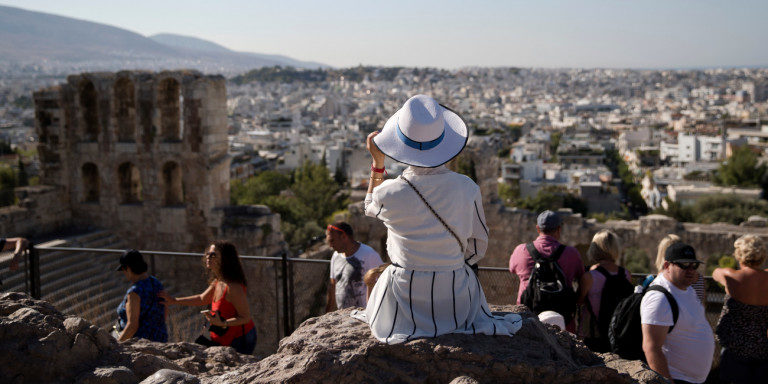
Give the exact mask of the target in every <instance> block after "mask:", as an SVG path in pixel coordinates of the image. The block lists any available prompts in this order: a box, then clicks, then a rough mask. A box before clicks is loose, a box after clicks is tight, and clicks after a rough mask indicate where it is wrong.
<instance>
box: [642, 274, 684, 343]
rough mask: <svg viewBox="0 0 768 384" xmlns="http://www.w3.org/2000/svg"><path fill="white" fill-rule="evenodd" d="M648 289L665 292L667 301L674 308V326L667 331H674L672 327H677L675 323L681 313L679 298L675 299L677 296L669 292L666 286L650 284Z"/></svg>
mask: <svg viewBox="0 0 768 384" xmlns="http://www.w3.org/2000/svg"><path fill="white" fill-rule="evenodd" d="M647 291H656V292H661V293H663V294H664V296H666V297H667V302H668V303H669V307H670V308H671V309H672V326H671V327H669V331H667V333H670V332H672V329H673V328H675V324H677V317H678V316H679V315H680V310H679V309H678V308H677V300H675V297H674V296H672V294H671V293H669V291H667V289H666V288H664V287H662V286H660V285H658V284H654V285H651V286H649V287H648V289H646V292H647Z"/></svg>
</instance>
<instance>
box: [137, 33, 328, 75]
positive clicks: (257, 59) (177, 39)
mask: <svg viewBox="0 0 768 384" xmlns="http://www.w3.org/2000/svg"><path fill="white" fill-rule="evenodd" d="M149 38H150V39H152V40H154V41H155V42H157V43H160V44H163V45H166V46H168V47H171V48H173V49H175V50H177V51H180V52H184V53H187V54H189V55H192V56H200V55H202V56H213V57H220V58H221V59H226V60H229V61H232V62H234V63H242V64H243V65H245V66H250V67H251V68H254V67H264V66H273V65H282V66H292V67H298V68H323V67H326V68H327V67H328V66H327V65H325V64H321V63H315V62H308V61H300V60H296V59H292V58H290V57H288V56H282V55H268V54H264V53H253V52H238V51H233V50H231V49H229V48H227V47H224V46H222V45H219V44H216V43H214V42H211V41H208V40H203V39H199V38H197V37H192V36H182V35H175V34H171V33H161V34H157V35H152V36H150V37H149ZM249 63H260V64H259V65H249Z"/></svg>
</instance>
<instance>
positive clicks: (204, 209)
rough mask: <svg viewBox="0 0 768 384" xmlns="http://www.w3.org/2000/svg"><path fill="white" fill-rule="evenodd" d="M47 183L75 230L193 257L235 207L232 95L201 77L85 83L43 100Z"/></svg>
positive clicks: (80, 79)
mask: <svg viewBox="0 0 768 384" xmlns="http://www.w3.org/2000/svg"><path fill="white" fill-rule="evenodd" d="M34 99H35V126H36V130H37V133H38V136H39V137H40V145H39V148H38V150H39V153H40V160H41V167H42V175H41V182H42V183H43V184H46V185H52V186H56V187H58V188H59V190H60V191H61V193H63V194H64V195H65V200H66V201H67V203H68V205H69V206H70V210H71V217H72V222H73V224H74V225H87V226H95V227H103V228H110V229H111V230H112V231H113V232H114V233H115V234H117V235H118V236H120V237H121V238H123V239H126V240H128V241H130V242H131V243H132V244H134V245H136V247H137V248H139V247H141V248H151V249H161V250H176V251H190V250H195V249H201V248H202V247H203V246H204V245H205V244H204V243H205V242H206V241H208V240H207V239H210V238H212V237H213V236H214V235H215V234H216V231H215V227H213V226H211V225H210V224H209V221H211V219H212V216H213V215H214V213H213V212H214V210H215V209H216V208H219V207H223V206H226V205H228V204H229V177H228V175H229V162H230V159H229V156H228V154H227V137H226V133H227V127H226V90H225V79H224V78H223V77H221V76H206V75H202V74H201V73H199V72H195V71H173V72H160V73H150V72H140V71H123V72H117V73H83V74H78V75H72V76H69V77H68V78H67V82H66V83H64V84H61V85H59V86H56V87H52V88H49V89H44V90H40V91H38V92H35V94H34Z"/></svg>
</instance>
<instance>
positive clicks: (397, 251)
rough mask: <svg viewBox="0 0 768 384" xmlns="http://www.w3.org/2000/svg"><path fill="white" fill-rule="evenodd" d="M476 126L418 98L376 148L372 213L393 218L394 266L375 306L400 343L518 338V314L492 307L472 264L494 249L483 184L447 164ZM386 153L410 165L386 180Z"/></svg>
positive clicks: (385, 330)
mask: <svg viewBox="0 0 768 384" xmlns="http://www.w3.org/2000/svg"><path fill="white" fill-rule="evenodd" d="M467 134H468V133H467V126H466V124H465V123H464V121H463V120H462V119H461V118H460V117H459V115H457V114H456V113H454V112H453V111H451V110H450V109H448V108H446V107H444V106H442V105H440V104H438V103H437V101H435V100H434V99H432V98H430V97H428V96H424V95H418V96H414V97H412V98H410V99H409V100H408V101H406V102H405V105H403V107H402V108H401V109H400V110H399V111H397V112H396V113H395V114H394V115H393V116H392V117H391V118H389V120H388V121H387V123H386V124H385V125H384V128H383V129H382V131H381V133H379V132H374V133H372V134H370V135H369V136H368V138H367V142H366V145H367V147H368V151H369V152H370V153H371V157H372V158H373V164H372V165H371V178H370V180H369V187H368V195H367V196H366V198H365V213H366V215H368V216H372V217H376V218H378V219H379V220H382V221H383V222H384V225H386V227H387V230H388V233H387V252H388V254H389V257H390V259H391V261H392V265H390V266H389V267H387V268H386V269H385V270H384V272H383V273H382V275H381V277H379V279H378V281H377V282H376V285H375V286H374V288H373V291H372V292H371V295H370V299H369V301H368V306H367V307H366V310H365V313H361V312H354V313H353V316H354V317H356V318H358V319H361V320H363V321H366V322H368V324H369V325H370V327H371V332H372V333H373V335H374V336H375V337H376V338H377V339H378V340H380V341H382V342H386V343H390V344H395V343H401V342H404V341H407V340H412V339H415V338H420V337H436V336H438V335H442V334H446V333H468V334H477V333H482V334H487V335H512V334H514V333H515V332H517V330H519V329H520V327H521V325H522V324H521V323H522V322H521V318H520V316H518V315H516V314H509V315H507V316H506V317H500V316H494V315H492V314H491V311H490V309H489V308H488V304H487V302H486V299H485V295H484V293H483V289H482V287H481V286H480V282H479V281H478V279H477V275H476V274H475V272H474V271H473V270H472V266H475V265H476V264H477V262H478V261H479V260H480V259H481V258H482V257H483V256H484V255H485V250H486V247H487V245H488V228H487V226H486V225H485V214H484V213H483V206H482V198H481V196H480V188H479V187H478V186H477V184H475V183H474V182H473V181H472V180H471V179H470V178H468V177H466V176H464V175H460V174H458V173H455V172H452V171H450V170H448V168H446V167H445V165H444V164H445V163H447V162H448V161H450V160H451V159H453V158H454V157H455V156H456V155H458V154H459V152H461V150H462V149H463V148H464V146H465V145H466V143H467ZM385 154H386V155H387V156H389V157H391V158H392V159H394V160H395V161H399V162H401V163H405V164H408V165H410V167H408V169H406V170H405V171H403V174H402V175H401V176H400V177H398V178H396V179H392V180H386V181H385V180H384V175H385V173H384V159H385Z"/></svg>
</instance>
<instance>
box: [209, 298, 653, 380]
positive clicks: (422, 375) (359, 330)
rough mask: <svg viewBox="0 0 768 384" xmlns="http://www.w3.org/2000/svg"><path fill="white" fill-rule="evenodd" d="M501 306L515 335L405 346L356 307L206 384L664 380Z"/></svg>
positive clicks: (308, 326) (309, 325) (313, 323)
mask: <svg viewBox="0 0 768 384" xmlns="http://www.w3.org/2000/svg"><path fill="white" fill-rule="evenodd" d="M495 309H496V310H506V311H513V312H518V313H521V314H522V315H523V317H524V318H525V319H526V320H525V322H524V325H523V327H522V329H521V330H520V331H519V332H518V333H517V334H516V335H515V336H514V337H507V336H485V335H478V336H471V335H458V334H454V335H444V336H440V337H437V338H434V339H419V340H414V341H410V342H407V343H403V344H398V345H387V344H382V343H380V342H378V341H376V340H375V339H374V338H373V337H372V336H371V333H370V330H369V329H368V327H367V325H366V324H365V323H362V322H360V321H358V320H355V319H353V318H351V317H350V316H349V313H350V310H349V309H347V310H341V311H336V312H333V313H329V314H326V315H323V316H320V317H316V318H312V319H309V320H307V321H305V322H304V323H303V324H302V325H301V327H299V328H298V329H297V330H296V331H295V332H294V333H293V334H292V335H291V336H289V337H287V338H284V339H283V340H282V341H281V342H280V348H279V350H278V352H277V353H276V354H274V355H271V356H269V357H267V358H265V359H263V360H261V361H259V362H258V363H253V364H248V365H245V366H243V367H240V368H238V369H236V370H234V371H231V372H228V373H225V374H223V375H221V376H219V377H209V378H204V379H202V382H204V383H205V382H208V383H213V382H217V383H219V382H220V383H273V382H281V383H309V382H312V383H333V384H343V383H360V382H366V383H401V382H402V383H425V382H427V383H448V382H451V381H452V380H454V379H457V380H458V381H456V382H462V383H470V382H479V383H493V382H525V383H553V382H557V383H586V382H590V383H593V382H596V383H632V382H637V381H638V380H636V379H635V377H641V376H642V377H644V379H643V380H641V382H644V383H656V382H658V383H662V382H664V381H663V379H661V378H660V377H659V376H658V375H656V374H655V373H653V372H652V371H649V370H647V369H645V368H643V369H641V370H640V371H635V372H627V371H623V372H620V371H617V370H616V369H614V368H612V367H609V366H607V365H606V363H605V360H604V358H602V357H601V356H599V355H596V354H594V353H592V352H591V351H589V350H588V349H587V348H586V347H585V346H584V344H583V343H581V342H579V341H577V340H576V339H575V338H574V337H572V336H571V335H570V334H569V333H567V332H562V331H560V330H559V329H557V328H555V327H551V326H547V325H544V324H542V323H540V322H539V321H538V319H536V318H535V316H532V314H531V313H530V312H528V311H526V309H525V307H522V306H518V307H502V308H499V307H497V308H495ZM615 366H616V367H618V368H622V366H620V364H618V362H617V364H615ZM462 376H464V377H462ZM646 376H647V377H655V378H654V379H650V380H649V379H647V378H645V377H646Z"/></svg>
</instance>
